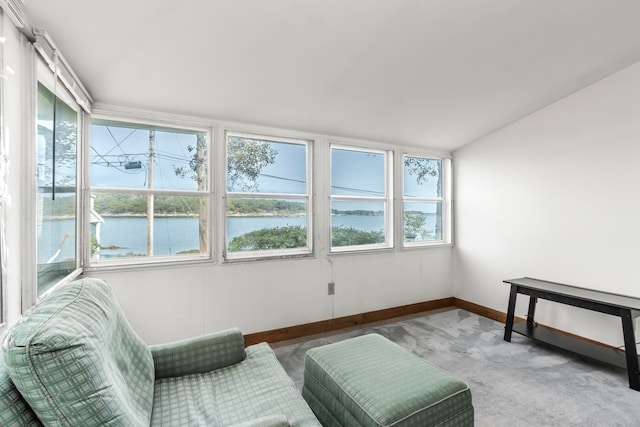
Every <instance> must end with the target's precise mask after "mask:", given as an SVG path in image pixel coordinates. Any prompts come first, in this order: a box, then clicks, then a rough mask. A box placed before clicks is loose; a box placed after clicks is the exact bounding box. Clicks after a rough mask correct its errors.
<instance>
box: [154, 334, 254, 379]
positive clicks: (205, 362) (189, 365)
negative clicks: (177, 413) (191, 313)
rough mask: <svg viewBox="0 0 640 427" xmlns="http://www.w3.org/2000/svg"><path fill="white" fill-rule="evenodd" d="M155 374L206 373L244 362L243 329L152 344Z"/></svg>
mask: <svg viewBox="0 0 640 427" xmlns="http://www.w3.org/2000/svg"><path fill="white" fill-rule="evenodd" d="M149 349H150V350H151V355H152V356H153V363H154V366H155V377H156V379H158V378H166V377H178V376H182V375H188V374H195V373H204V372H209V371H213V370H214V369H219V368H223V367H225V366H229V365H233V364H236V363H238V362H241V361H242V360H244V358H245V351H244V337H243V336H242V332H240V330H239V329H237V328H234V329H228V330H224V331H220V332H215V333H213V334H209V335H204V336H201V337H197V338H191V339H187V340H183V341H175V342H171V343H167V344H159V345H152V346H149Z"/></svg>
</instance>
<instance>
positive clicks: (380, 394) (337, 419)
mask: <svg viewBox="0 0 640 427" xmlns="http://www.w3.org/2000/svg"><path fill="white" fill-rule="evenodd" d="M303 396H304V397H305V399H306V400H307V402H308V403H309V405H310V406H311V407H312V408H313V410H314V412H315V413H316V415H317V416H318V418H319V419H320V420H321V421H322V423H323V424H324V425H349V426H359V425H362V426H445V425H446V426H457V425H459V426H473V407H472V405H471V392H470V390H469V388H468V387H467V385H466V384H465V383H463V382H462V381H460V380H458V379H456V378H454V377H452V376H451V375H449V374H447V373H445V372H443V371H441V370H440V369H438V368H436V367H434V366H432V365H430V364H428V363H426V362H425V361H424V360H422V359H420V358H419V357H417V356H416V355H414V354H413V353H410V352H408V351H406V350H404V349H403V348H401V347H399V346H398V345H396V344H394V343H392V342H391V341H389V340H387V339H386V338H384V337H382V336H380V335H377V334H370V335H365V336H361V337H357V338H352V339H349V340H345V341H342V342H339V343H335V344H329V345H326V346H322V347H317V348H314V349H311V350H309V351H308V352H307V356H306V359H305V374H304V387H303Z"/></svg>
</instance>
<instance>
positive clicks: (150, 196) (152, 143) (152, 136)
mask: <svg viewBox="0 0 640 427" xmlns="http://www.w3.org/2000/svg"><path fill="white" fill-rule="evenodd" d="M155 145H156V131H155V130H151V131H149V164H148V166H147V188H148V189H152V188H153V163H154V156H155V154H154V148H155ZM153 210H154V208H153V193H149V194H148V195H147V255H148V256H153Z"/></svg>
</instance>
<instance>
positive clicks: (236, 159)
mask: <svg viewBox="0 0 640 427" xmlns="http://www.w3.org/2000/svg"><path fill="white" fill-rule="evenodd" d="M227 191H229V192H243V193H271V194H306V192H307V145H306V144H303V143H300V144H298V143H290V142H281V141H270V140H267V139H258V138H248V137H244V136H240V135H234V134H229V135H228V137H227Z"/></svg>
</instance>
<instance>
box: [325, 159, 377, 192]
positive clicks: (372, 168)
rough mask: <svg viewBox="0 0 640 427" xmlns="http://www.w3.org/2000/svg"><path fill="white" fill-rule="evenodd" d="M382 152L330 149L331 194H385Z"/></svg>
mask: <svg viewBox="0 0 640 427" xmlns="http://www.w3.org/2000/svg"><path fill="white" fill-rule="evenodd" d="M384 163H385V159H384V154H383V153H375V152H366V151H355V150H345V149H340V148H332V149H331V195H332V196H373V197H384V195H385V168H384Z"/></svg>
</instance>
